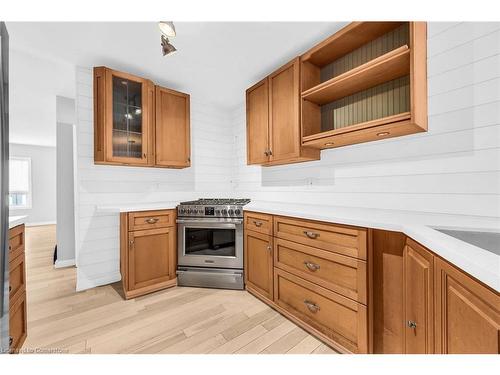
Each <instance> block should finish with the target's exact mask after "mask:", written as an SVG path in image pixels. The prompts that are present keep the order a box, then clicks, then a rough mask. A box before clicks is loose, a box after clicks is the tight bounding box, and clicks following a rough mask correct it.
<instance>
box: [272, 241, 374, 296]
mask: <svg viewBox="0 0 500 375" xmlns="http://www.w3.org/2000/svg"><path fill="white" fill-rule="evenodd" d="M274 265H275V266H276V267H279V268H281V269H283V270H285V271H288V272H291V273H293V274H295V275H297V276H300V277H302V278H304V279H306V280H309V281H311V282H313V283H315V284H318V285H320V286H322V287H324V288H327V289H330V290H332V291H334V292H337V293H340V294H342V295H344V296H346V297H349V298H352V299H354V300H356V301H358V302H361V303H363V304H365V305H366V262H365V261H363V260H358V259H353V258H350V257H347V256H344V255H339V254H335V253H332V252H331V251H325V250H320V249H316V248H314V247H310V246H306V245H301V244H298V243H295V242H291V241H286V240H282V239H277V240H276V241H275V246H274Z"/></svg>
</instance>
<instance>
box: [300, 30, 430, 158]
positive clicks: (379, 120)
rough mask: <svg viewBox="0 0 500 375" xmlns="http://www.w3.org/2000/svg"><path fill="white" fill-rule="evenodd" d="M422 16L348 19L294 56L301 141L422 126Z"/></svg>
mask: <svg viewBox="0 0 500 375" xmlns="http://www.w3.org/2000/svg"><path fill="white" fill-rule="evenodd" d="M426 43H427V36H426V24H425V23H424V22H353V23H351V24H349V25H348V26H347V27H345V28H344V29H342V30H340V31H339V32H337V33H336V34H334V35H332V36H331V37H330V38H328V39H326V40H325V41H323V42H321V43H320V44H318V45H317V46H315V47H313V48H312V49H311V50H309V51H308V52H306V53H305V54H303V55H302V56H301V124H302V145H303V146H305V147H311V148H317V149H324V148H332V147H339V146H345V145H349V144H355V143H362V142H368V141H374V140H378V139H383V138H390V137H397V136H401V135H407V134H412V133H417V132H423V131H426V130H427V70H426V64H427V55H426V50H427V47H426Z"/></svg>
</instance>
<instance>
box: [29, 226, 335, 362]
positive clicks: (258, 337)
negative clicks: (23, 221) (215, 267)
mask: <svg viewBox="0 0 500 375" xmlns="http://www.w3.org/2000/svg"><path fill="white" fill-rule="evenodd" d="M54 245H55V226H40V227H28V228H26V266H27V270H26V272H27V299H28V338H27V339H26V342H25V343H24V345H23V350H24V351H25V352H28V353H30V352H34V351H37V352H49V353H59V352H61V353H198V354H201V353H226V354H228V353H246V354H251V353H253V354H256V353H274V354H280V353H290V354H307V353H335V351H333V350H332V349H331V348H329V347H328V346H326V345H325V344H323V343H321V342H320V341H318V340H317V339H315V338H314V337H313V336H311V335H309V334H308V333H306V332H305V331H304V330H302V329H301V328H299V327H297V326H296V325H295V324H293V323H292V322H290V321H289V320H287V319H285V318H284V317H283V316H281V315H280V314H279V313H277V312H276V311H274V310H273V309H271V308H270V307H268V306H267V305H265V304H264V303H262V302H260V301H259V300H258V299H256V298H255V297H253V296H252V295H250V294H249V293H247V292H245V291H231V290H218V289H201V288H185V287H176V288H172V289H169V290H164V291H160V292H157V293H153V294H150V295H148V296H144V297H140V298H136V299H133V300H129V301H125V300H124V299H123V298H122V297H121V294H120V293H121V286H120V283H116V284H113V285H107V286H103V287H98V288H94V289H91V290H87V291H84V292H78V293H77V292H75V286H76V269H75V268H63V269H54V268H53V266H52V257H53V249H54Z"/></svg>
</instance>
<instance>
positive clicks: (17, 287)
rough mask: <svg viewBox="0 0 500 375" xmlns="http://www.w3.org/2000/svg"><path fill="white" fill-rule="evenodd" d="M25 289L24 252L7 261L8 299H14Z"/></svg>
mask: <svg viewBox="0 0 500 375" xmlns="http://www.w3.org/2000/svg"><path fill="white" fill-rule="evenodd" d="M25 290H26V270H25V262H24V254H21V255H19V256H17V257H16V258H14V259H12V260H11V261H10V262H9V299H10V301H11V303H12V302H13V301H15V300H16V299H17V298H19V296H20V295H21V294H23V293H24V292H25Z"/></svg>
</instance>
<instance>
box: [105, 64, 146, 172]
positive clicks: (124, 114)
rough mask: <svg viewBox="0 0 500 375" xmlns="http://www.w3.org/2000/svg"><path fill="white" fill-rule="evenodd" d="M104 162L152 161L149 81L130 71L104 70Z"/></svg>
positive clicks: (139, 162)
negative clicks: (128, 72) (129, 72)
mask: <svg viewBox="0 0 500 375" xmlns="http://www.w3.org/2000/svg"><path fill="white" fill-rule="evenodd" d="M105 72H106V78H105V79H106V90H105V93H104V98H101V100H104V101H105V103H104V108H105V142H106V161H110V162H116V163H123V164H131V165H148V164H150V163H151V162H152V160H151V151H152V150H151V149H150V146H151V144H150V143H151V141H150V139H151V138H150V137H151V125H152V118H151V108H150V107H151V106H152V105H154V103H153V102H152V101H151V95H150V90H151V88H152V83H151V82H150V81H148V80H146V79H142V78H139V77H136V76H133V75H131V74H127V73H121V72H117V71H114V70H110V69H106V71H105Z"/></svg>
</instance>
